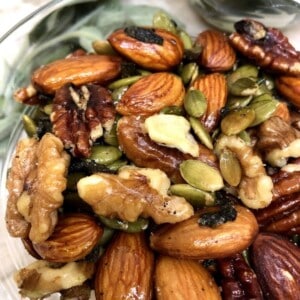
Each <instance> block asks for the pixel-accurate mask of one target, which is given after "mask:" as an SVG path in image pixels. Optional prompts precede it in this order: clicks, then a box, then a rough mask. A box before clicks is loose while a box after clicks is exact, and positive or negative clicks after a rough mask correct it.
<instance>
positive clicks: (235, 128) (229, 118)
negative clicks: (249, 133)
mask: <svg viewBox="0 0 300 300" xmlns="http://www.w3.org/2000/svg"><path fill="white" fill-rule="evenodd" d="M254 119H255V111H254V110H253V109H251V108H249V107H244V108H241V109H239V110H234V111H231V112H229V113H228V114H227V115H226V116H225V117H224V118H223V119H222V121H221V130H222V132H223V133H225V134H226V135H233V134H238V133H240V132H241V131H243V130H245V129H246V128H248V127H249V126H250V125H251V124H252V123H253V121H254Z"/></svg>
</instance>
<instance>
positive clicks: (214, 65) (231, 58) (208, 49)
mask: <svg viewBox="0 0 300 300" xmlns="http://www.w3.org/2000/svg"><path fill="white" fill-rule="evenodd" d="M196 44H198V45H200V47H201V49H202V51H201V54H200V56H199V64H200V65H202V66H204V67H206V68H208V69H209V70H210V71H214V72H221V71H228V70H230V69H231V68H232V67H233V65H234V63H235V60H236V54H235V51H234V49H233V48H232V47H231V45H230V43H229V40H228V38H227V37H226V35H225V34H224V33H222V32H219V31H216V30H212V29H208V30H205V31H202V32H201V33H200V34H199V35H198V37H197V39H196Z"/></svg>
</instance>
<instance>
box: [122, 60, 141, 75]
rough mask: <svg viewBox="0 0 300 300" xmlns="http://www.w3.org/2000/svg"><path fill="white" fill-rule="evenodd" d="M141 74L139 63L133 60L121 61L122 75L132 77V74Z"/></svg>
mask: <svg viewBox="0 0 300 300" xmlns="http://www.w3.org/2000/svg"><path fill="white" fill-rule="evenodd" d="M136 75H140V73H139V71H138V69H137V65H136V64H135V63H133V62H128V61H125V62H122V63H121V77H122V78H126V77H131V76H136Z"/></svg>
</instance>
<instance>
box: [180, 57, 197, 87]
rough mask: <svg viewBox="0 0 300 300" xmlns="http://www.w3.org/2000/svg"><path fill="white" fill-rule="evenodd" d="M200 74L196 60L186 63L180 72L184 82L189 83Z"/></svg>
mask: <svg viewBox="0 0 300 300" xmlns="http://www.w3.org/2000/svg"><path fill="white" fill-rule="evenodd" d="M198 74H199V67H198V64H197V63H195V62H192V63H188V64H186V65H184V66H183V67H182V69H181V72H180V77H181V79H182V81H183V83H184V84H188V83H190V82H192V81H193V80H195V78H196V77H197V76H198Z"/></svg>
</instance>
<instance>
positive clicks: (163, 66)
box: [108, 28, 184, 71]
mask: <svg viewBox="0 0 300 300" xmlns="http://www.w3.org/2000/svg"><path fill="white" fill-rule="evenodd" d="M150 30H151V29H150ZM153 32H154V33H155V34H156V35H158V36H160V37H161V38H162V39H163V44H162V45H159V44H155V43H146V42H142V41H140V40H138V39H135V38H134V37H131V36H129V35H127V34H126V32H125V31H124V29H119V30H117V31H115V32H113V33H112V34H111V35H110V36H109V37H108V41H109V43H110V44H111V46H112V47H113V48H114V50H115V51H116V52H118V53H120V54H121V55H122V56H125V57H126V58H127V59H129V60H131V61H134V62H135V63H137V64H138V65H140V66H142V67H144V68H147V69H150V70H155V71H166V70H170V69H171V68H173V67H175V66H176V65H178V64H179V63H180V62H181V60H182V57H183V52H184V47H183V44H182V42H181V40H180V39H179V38H178V36H176V35H175V34H173V33H171V32H170V31H167V30H164V29H158V28H156V29H153Z"/></svg>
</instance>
